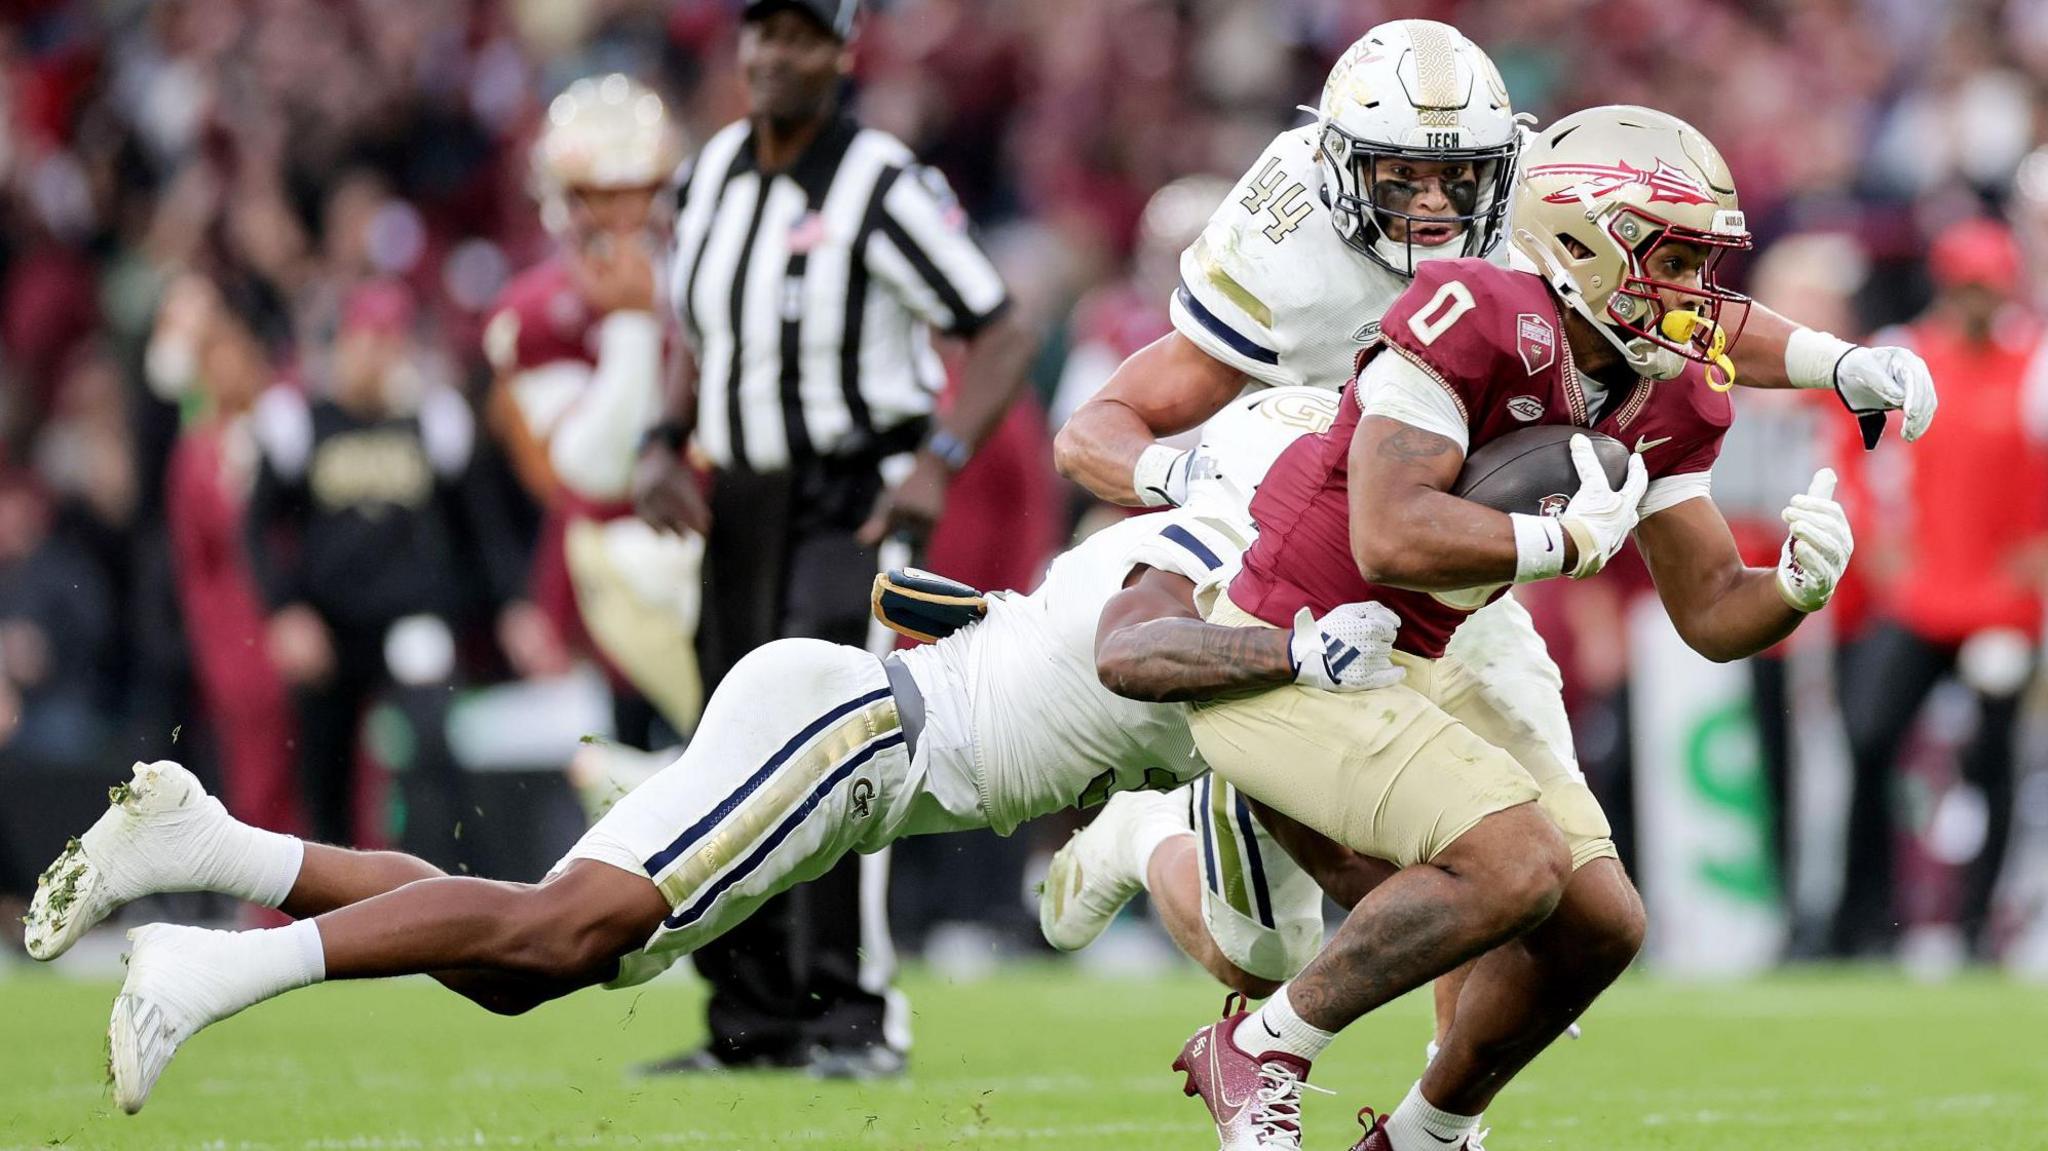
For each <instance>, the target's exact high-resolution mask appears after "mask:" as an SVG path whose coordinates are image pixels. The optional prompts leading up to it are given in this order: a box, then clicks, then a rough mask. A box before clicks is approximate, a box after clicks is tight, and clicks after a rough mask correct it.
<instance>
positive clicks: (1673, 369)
mask: <svg viewBox="0 0 2048 1151" xmlns="http://www.w3.org/2000/svg"><path fill="white" fill-rule="evenodd" d="M1512 218H1513V241H1514V245H1515V248H1516V250H1517V251H1519V252H1520V253H1521V254H1522V255H1523V256H1525V257H1527V258H1528V259H1530V260H1532V261H1534V262H1535V264H1536V267H1537V269H1538V270H1539V271H1541V272H1542V273H1543V275H1544V277H1545V278H1546V279H1548V280H1549V281H1550V284H1551V286H1552V287H1553V288H1554V289H1556V291H1557V293H1558V295H1559V296H1561V297H1563V298H1564V300H1565V302H1566V303H1568V304H1570V305H1571V307H1572V308H1573V309H1574V310H1576V311H1577V312H1578V313H1579V314H1580V315H1582V316H1584V317H1585V318H1586V319H1588V320H1590V321H1592V323H1593V325H1594V326H1595V327H1596V328H1597V329H1598V330H1599V331H1600V332H1601V334H1602V335H1605V336H1606V337H1607V339H1608V340H1609V342H1611V343H1613V344H1614V346H1615V347H1616V348H1618V349H1620V351H1621V353H1622V354H1623V355H1624V356H1625V357H1627V359H1628V363H1629V366H1630V367H1631V368H1634V369H1635V370H1636V372H1637V373H1638V374H1641V375H1645V376H1649V377H1651V378H1653V379H1669V378H1671V377H1672V376H1675V375H1677V374H1678V373H1679V372H1680V371H1682V370H1684V368H1685V364H1686V361H1693V362H1697V363H1702V364H1705V365H1707V367H1708V380H1709V382H1711V383H1712V384H1713V385H1714V386H1715V387H1717V388H1725V387H1727V386H1729V385H1730V384H1732V383H1733V382H1734V379H1735V370H1734V365H1733V364H1732V362H1730V360H1729V359H1728V354H1727V352H1728V346H1729V345H1730V344H1731V343H1732V342H1733V337H1734V334H1739V333H1740V331H1741V320H1742V319H1743V318H1746V317H1747V315H1748V305H1749V299H1748V297H1746V296H1743V295H1741V294H1740V293H1737V292H1734V291H1731V290H1729V289H1727V288H1724V287H1722V286H1721V285H1720V284H1719V283H1718V282H1717V281H1716V279H1715V269H1716V266H1717V265H1718V264H1719V263H1720V259H1721V257H1722V256H1724V255H1725V254H1727V253H1728V252H1730V251H1735V250H1742V249H1747V248H1748V247H1749V246H1750V235H1749V229H1748V227H1747V225H1746V224H1745V223H1744V221H1743V216H1742V210H1741V209H1740V208H1739V207H1737V205H1736V200H1735V179H1734V177H1733V176H1731V175H1730V174H1729V172H1728V165H1727V163H1726V162H1725V161H1723V160H1722V159H1721V153H1720V152H1718V151H1716V150H1715V148H1714V145H1713V144H1711V143H1709V142H1708V141H1707V138H1706V137H1705V136H1702V135H1701V134H1700V133H1699V131H1698V130H1697V129H1695V128H1693V127H1692V126H1691V125H1690V124H1687V123H1686V122H1685V121H1683V120H1680V119H1678V118H1677V117H1676V116H1668V115H1666V114H1664V113H1662V112H1658V111H1654V110H1652V109H1649V108H1636V107H1628V106H1623V105H1614V106H1608V107H1601V108H1588V109H1586V110H1585V111H1582V112H1574V113H1572V114H1571V115H1569V116H1566V117H1565V118H1563V119H1562V120H1559V121H1558V122H1556V123H1555V124H1552V125H1550V126H1549V127H1548V128H1545V129H1544V130H1542V131H1540V132H1538V133H1536V134H1535V137H1534V138H1533V139H1532V140H1531V141H1530V142H1529V144H1528V145H1527V146H1526V147H1524V149H1523V151H1522V168H1521V175H1520V178H1519V180H1518V181H1517V184H1516V187H1515V201H1514V212H1513V217H1512ZM1674 244H1686V245H1694V246H1696V247H1698V248H1703V249H1705V257H1704V260H1703V261H1700V262H1699V263H1698V270H1697V275H1696V277H1695V276H1694V275H1693V274H1692V273H1691V272H1690V271H1688V272H1687V274H1686V275H1685V277H1684V278H1682V279H1672V278H1669V277H1668V276H1666V277H1663V278H1660V275H1659V273H1660V271H1662V270H1663V269H1664V268H1667V267H1671V266H1680V265H1682V266H1686V267H1688V268H1689V267H1690V266H1691V264H1692V263H1693V262H1694V261H1693V260H1691V259H1690V258H1688V259H1687V260H1684V261H1672V260H1670V259H1669V257H1670V255H1671V254H1672V253H1671V252H1670V251H1669V250H1668V249H1667V246H1668V245H1674ZM1660 250H1665V251H1664V252H1663V255H1664V256H1665V257H1666V259H1664V260H1660V259H1659V256H1660ZM1731 306H1732V307H1733V308H1734V309H1736V310H1739V313H1740V315H1739V316H1737V317H1735V318H1734V320H1733V323H1732V327H1733V329H1734V331H1733V333H1732V334H1731V331H1730V327H1731V325H1730V324H1729V323H1728V322H1727V321H1725V320H1724V311H1726V310H1729V309H1730V308H1731Z"/></svg>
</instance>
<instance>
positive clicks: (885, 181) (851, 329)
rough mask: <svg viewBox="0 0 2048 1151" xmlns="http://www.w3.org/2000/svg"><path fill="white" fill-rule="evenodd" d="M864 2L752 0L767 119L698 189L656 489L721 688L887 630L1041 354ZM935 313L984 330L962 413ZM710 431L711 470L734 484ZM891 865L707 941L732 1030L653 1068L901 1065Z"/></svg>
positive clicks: (744, 49)
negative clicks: (697, 584) (808, 640)
mask: <svg viewBox="0 0 2048 1151" xmlns="http://www.w3.org/2000/svg"><path fill="white" fill-rule="evenodd" d="M857 5H858V0H749V2H748V3H747V5H746V7H745V9H744V12H743V16H742V27H741V30H740V41H739V63H740V70H741V72H742V74H743V75H744V78H745V81H746V87H747V94H748V103H749V112H748V116H747V118H746V119H745V120H742V121H740V122H739V123H736V124H732V125H729V126H728V127H726V128H725V129H724V130H723V131H721V132H719V133H718V134H717V135H715V136H713V137H712V138H711V139H710V140H708V141H707V142H706V143H705V145H704V147H703V149H702V150H701V151H700V152H699V154H698V156H697V159H696V161H695V163H694V164H693V165H692V167H691V168H690V171H689V172H688V174H687V176H686V177H685V180H684V183H683V187H682V191H681V194H680V196H679V199H678V215H677V221H676V247H675V250H674V253H673V263H672V265H671V268H670V275H671V281H670V293H669V298H670V302H671V305H672V306H673V307H674V309H675V317H676V321H677V328H678V334H679V336H680V340H679V341H678V343H679V345H680V348H681V350H682V354H680V355H677V356H676V357H674V358H675V361H676V364H675V370H674V371H673V372H672V373H671V374H670V382H669V388H668V395H667V397H666V406H667V410H666V413H665V416H664V419H663V421H662V422H661V423H660V424H658V425H657V426H656V427H655V428H654V429H653V430H652V431H650V433H649V435H648V438H647V440H646V441H644V442H643V444H642V448H641V457H640V459H639V461H638V462H637V464H636V467H635V472H634V494H635V498H636V501H637V502H638V505H639V507H640V510H641V513H642V515H644V516H645V517H646V518H648V519H649V520H651V521H652V522H654V523H655V524H657V525H661V526H665V527H670V528H673V529H677V530H685V529H687V530H695V531H700V532H703V533H704V534H705V536H706V548H705V561H704V562H705V595H704V612H703V620H702V623H701V624H700V625H699V634H698V646H699V652H700V659H701V662H702V666H703V673H704V678H705V691H706V693H707V695H708V694H709V692H710V690H711V689H712V688H714V687H716V686H717V683H718V681H719V679H720V678H721V677H722V676H723V675H724V674H725V672H726V671H727V670H729V669H730V668H731V667H732V666H733V664H734V663H736V662H737V661H738V660H739V658H740V657H741V656H743V655H745V654H746V653H747V652H748V651H750V650H752V649H753V648H755V647H758V646H760V645H761V644H764V643H767V642H768V641H770V640H773V639H777V638H781V637H785V636H809V637H814V638H818V639H824V640H829V641H833V642H836V643H850V644H856V645H858V644H862V643H864V642H866V639H867V636H868V619H867V617H868V583H869V580H868V576H869V575H870V574H871V573H873V572H874V571H875V568H876V561H877V548H878V545H880V544H881V542H882V541H883V540H884V539H888V538H904V537H907V538H909V539H910V540H911V541H913V542H922V540H923V539H924V538H925V537H926V536H927V535H928V533H929V532H930V530H931V528H932V525H933V524H934V523H935V522H936V521H937V519H938V517H939V513H940V511H941V510H942V509H943V507H944V505H945V498H946V488H947V485H948V484H949V483H950V481H951V479H952V477H953V474H954V473H955V472H957V471H959V469H960V468H961V467H962V466H963V465H964V464H966V463H967V461H968V459H969V458H970V457H971V456H972V455H973V452H974V448H975V446H976V445H977V444H979V443H980V442H981V440H982V438H983V437H984V436H985V435H987V434H988V433H989V432H990V431H991V430H992V429H993V428H994V427H995V426H996V424H997V423H998V422H999V421H1000V420H1001V418H1002V416H1003V414H1004V412H1005V411H1006V410H1007V409H1008V407H1009V405H1010V402H1011V400H1012V399H1013V398H1014V396H1015V395H1016V393H1017V391H1018V389H1019V387H1020V386H1021V385H1022V383H1023V380H1024V373H1025V370H1026V368H1027V366H1028V364H1029V361H1030V359H1031V357H1032V355H1033V354H1034V353H1035V351H1036V341H1035V339H1034V338H1033V337H1032V335H1031V334H1030V333H1029V332H1028V331H1027V330H1026V329H1025V327H1024V326H1023V325H1022V324H1021V323H1019V322H1018V321H1017V320H1016V319H1015V318H1014V317H1013V316H1012V314H1011V312H1010V310H1009V309H1008V303H1009V299H1008V295H1007V293H1006V290H1005V289H1004V286H1003V282H1002V280H1001V278H1000V277H999V276H998V275H997V273H996V270H995V268H994V267H993V266H992V265H991V264H990V262H989V259H988V257H987V255H985V254H984V253H983V252H982V250H981V249H980V247H979V246H978V245H977V244H976V243H975V241H974V240H973V238H972V237H971V236H970V235H969V233H968V229H967V221H966V217H965V215H964V214H963V213H962V211H961V210H960V207H959V204H958V203H957V202H956V201H955V200H954V198H953V195H952V192H951V190H950V189H949V188H948V187H947V185H946V181H945V179H944V178H943V177H942V176H940V175H939V174H938V173H937V172H935V171H933V170H931V169H929V168H925V167H922V166H920V165H919V164H918V163H917V162H916V160H915V158H914V157H913V156H912V155H911V154H910V151H909V149H908V148H906V147H905V146H904V145H903V144H902V143H901V142H900V141H898V140H896V139H894V138H893V137H891V136H889V135H888V134H886V133H883V132H879V131H876V130H874V129H872V128H863V127H861V126H860V125H859V124H858V123H856V122H855V121H854V120H852V119H851V118H850V117H849V116H848V115H847V114H846V112H845V110H844V109H843V108H842V106H841V103H840V98H841V91H842V89H843V87H844V86H845V82H846V77H847V75H848V73H849V70H850V67H851V64H852V52H851V50H850V48H849V40H850V38H851V36H852V33H853V24H854V15H855V10H856V8H857ZM932 329H938V330H939V331H941V332H943V333H945V334H947V335H950V336H954V337H958V338H960V339H962V340H964V341H966V347H967V355H966V361H965V367H964V371H963V380H962V384H961V386H960V389H959V391H958V393H957V395H956V396H955V400H954V402H953V404H952V405H951V406H950V408H949V409H948V410H947V411H946V412H945V413H943V414H942V415H941V414H937V413H935V411H934V399H935V398H936V397H937V395H938V394H939V392H940V391H941V389H942V388H943V386H944V383H945V372H944V369H943V367H942V366H941V364H940V362H939V358H938V355H937V354H936V352H935V351H934V350H933V348H932V345H931V331H932ZM686 441H694V444H695V448H696V450H697V452H699V453H701V456H702V457H703V458H704V459H706V460H708V461H709V463H710V465H711V468H712V472H713V482H712V484H711V489H710V495H709V497H708V502H707V499H706V497H705V496H704V495H703V494H702V489H701V488H700V487H699V485H698V483H697V481H696V478H695V476H694V475H693V474H692V473H691V471H690V469H689V468H688V466H687V465H686V464H685V462H684V458H683V446H684V444H685V442H686ZM887 875H888V864H887V857H886V856H870V857H865V858H854V857H850V858H848V859H847V860H846V861H845V862H844V863H842V864H841V865H840V866H838V867H836V868H835V869H834V870H832V871H830V872H828V873H826V874H825V875H824V876H823V877H821V878H819V879H817V880H815V881H813V882H811V883H809V884H806V885H804V886H801V887H798V888H795V889H794V890H792V891H790V892H788V893H787V894H785V895H783V896H781V897H779V898H778V899H776V900H774V901H772V902H771V903H769V904H768V905H767V906H765V907H764V908H763V909H762V910H761V912H760V913H759V914H757V915H755V916H754V917H753V918H752V919H750V920H748V921H747V923H746V924H744V925H742V926H741V927H740V928H739V929H737V930H735V931H733V932H731V933H730V934H728V935H726V936H724V937H722V938H721V939H719V940H718V941H717V942H715V943H713V944H712V945H711V946H709V947H706V948H704V949H703V950H701V951H699V952H697V953H696V955H695V960H696V966H697V970H698V972H699V973H700V974H701V975H703V976H704V978H705V979H706V980H708V981H709V982H710V984H711V987H712V994H711V1002H710V1005H709V1008H708V1016H709V1019H708V1022H709V1027H710V1032H711V1040H710V1043H709V1044H708V1045H707V1046H706V1047H705V1048H703V1049H702V1050H697V1051H692V1052H688V1053H686V1054H683V1055H679V1056H676V1057H675V1058H673V1059H670V1060H666V1061H664V1062H663V1063H659V1064H655V1065H653V1066H652V1067H651V1068H650V1070H663V1071H690V1070H719V1069H723V1068H729V1067H807V1068H809V1069H810V1070H811V1072H812V1073H814V1074H818V1075H824V1076H828V1077H847V1078H871V1077H875V1076H883V1075H894V1074H897V1073H899V1072H900V1071H901V1070H902V1069H903V1065H904V1052H905V1050H906V1049H907V1047H908V1045H909V1027H908V1020H907V1011H906V1010H905V1008H904V1005H903V1003H902V1000H901V997H900V996H899V995H897V994H896V993H895V992H894V991H893V990H892V989H891V987H890V980H891V978H892V976H893V972H892V970H891V968H892V966H893V964H892V956H893V949H892V947H891V945H890V942H889V936H888V924H887V892H886V883H887Z"/></svg>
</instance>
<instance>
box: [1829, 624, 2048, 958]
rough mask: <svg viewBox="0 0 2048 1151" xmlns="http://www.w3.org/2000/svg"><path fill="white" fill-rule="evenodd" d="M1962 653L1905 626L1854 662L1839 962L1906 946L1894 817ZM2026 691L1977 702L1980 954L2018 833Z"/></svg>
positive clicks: (1973, 895)
mask: <svg viewBox="0 0 2048 1151" xmlns="http://www.w3.org/2000/svg"><path fill="white" fill-rule="evenodd" d="M1956 652H1957V645H1955V644H1942V643H1935V642H1933V641H1931V640H1927V639H1923V638H1921V637H1920V636H1917V635H1915V634H1913V633H1912V632H1910V631H1907V630H1906V629H1905V628H1903V627H1900V626H1898V625H1897V624H1892V623H1884V624H1880V625H1878V626H1877V627H1875V628H1873V629H1872V630H1871V633H1870V634H1869V635H1868V636H1866V637H1865V638H1863V639H1862V640H1860V641H1859V642H1858V643H1857V644H1856V645H1855V646H1854V647H1853V648H1852V649H1851V650H1850V651H1849V653H1848V655H1847V660H1846V663H1845V666H1844V668H1843V675H1842V716H1843V720H1844V722H1845V723H1846V724H1847V726H1848V729H1849V749H1850V753H1851V755H1852V757H1853V759H1854V762H1855V772H1856V774H1855V778H1854V781H1853V783H1852V785H1851V787H1852V790H1851V792H1850V797H1849V843H1848V860H1847V862H1846V867H1847V874H1846V879H1845V882H1844V885H1843V888H1842V900H1841V903H1840V904H1839V905H1838V906H1837V907H1836V910H1835V921H1834V925H1833V928H1832V930H1831V931H1830V933H1829V944H1830V947H1831V949H1832V950H1834V951H1836V952H1837V953H1838V954H1858V953H1868V952H1872V951H1878V950H1883V949H1887V948H1889V946H1890V945H1891V944H1892V943H1893V942H1894V941H1895V940H1896V938H1897V936H1898V926H1899V924H1898V920H1899V917H1898V915H1897V914H1896V912H1895V909H1894V906H1893V899H1892V892H1893V873H1892V844H1893V837H1894V835H1895V834H1896V827H1897V821H1896V820H1895V819H1894V817H1893V814H1892V797H1893V795H1894V793H1895V790H1896V783H1897V780H1896V770H1895V769H1896V767H1897V761H1898V756H1899V751H1900V748H1901V746H1902V745H1903V744H1904V742H1905V739H1906V735H1907V733H1908V732H1909V731H1911V730H1912V726H1913V721H1914V719H1915V718H1917V717H1918V715H1919V713H1920V705H1921V704H1923V703H1925V702H1926V700H1927V694H1928V693H1929V692H1930V691H1932V690H1934V686H1935V684H1937V683H1939V682H1940V681H1941V679H1942V677H1943V676H1946V675H1948V674H1949V673H1951V672H1952V671H1954V670H1955V666H1956ZM2024 694H2025V688H2024V687H2022V688H2021V689H2020V690H2018V691H2015V692H2013V693H2011V694H2010V695H2004V696H1996V697H1994V696H1986V695H1979V696H1978V697H1977V707H1978V722H1977V733H1976V735H1975V737H1973V738H1972V739H1971V741H1970V745H1969V746H1968V747H1966V748H1964V749H1963V754H1962V762H1961V765H1960V766H1961V768H1962V774H1963V778H1964V779H1967V780H1968V781H1970V782H1971V783H1973V784H1975V785H1976V786H1977V787H1979V788H1981V789H1982V790H1983V792H1984V798H1985V801H1986V803H1987V804H1988V805H1989V815H1990V826H1989V828H1988V830H1987V831H1986V835H1985V839H1984V849H1983V850H1982V851H1980V852H1978V853H1977V857H1976V858H1975V859H1973V860H1971V861H1970V863H1969V865H1968V867H1967V868H1966V869H1965V870H1964V873H1963V899H1962V920H1961V924H1960V926H1961V927H1962V929H1963V931H1964V933H1965V934H1966V935H1967V936H1968V937H1969V938H1970V939H1971V940H1973V941H1975V942H1976V943H1977V944H1978V945H1979V946H1980V947H1981V945H1982V942H1983V931H1984V926H1985V923H1986V921H1987V920H1988V918H1989V916H1990V912H1991V896H1992V892H1993V888H1994V887H1995V886H1996V884H1997V882H1998V873H1999V870H2000V865H2001V864H2002V863H2003V862H2004V859H2005V847H2006V840H2007V838H2008V836H2009V834H2010V830H2011V825H2012V808H2013V777H2014V769H2013V732H2014V729H2015V727H2016V725H2017V723H2018V720H2019V704H2020V698H2021V696H2023V695H2024Z"/></svg>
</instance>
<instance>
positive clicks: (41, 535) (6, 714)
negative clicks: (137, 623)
mask: <svg viewBox="0 0 2048 1151" xmlns="http://www.w3.org/2000/svg"><path fill="white" fill-rule="evenodd" d="M51 515H52V512H51V504H50V499H49V497H48V495H47V494H45V492H44V491H43V490H42V488H41V486H40V485H38V484H37V483H36V481H35V479H34V478H33V477H32V476H30V475H29V474H28V473H26V472H23V471H20V470H8V471H5V472H0V752H4V753H5V754H7V755H8V756H10V757H19V758H21V759H26V760H29V761H32V762H36V763H41V764H53V763H54V764H75V763H78V762H80V761H83V760H86V759H87V758H88V757H89V756H90V755H91V754H92V752H93V751H94V750H95V749H96V748H98V747H99V746H100V731H101V728H102V726H103V724H104V721H105V717H106V711H105V707H106V700H105V699H104V698H103V697H102V692H101V683H102V681H101V677H100V674H99V673H100V670H101V667H102V665H103V664H104V663H105V662H107V661H108V660H109V659H110V657H111V656H112V654H113V653H112V650H111V645H112V644H113V642H114V640H115V639H116V636H115V633H114V621H115V618H116V617H115V611H114V603H113V598H112V594H111V591H110V589H109V587H108V584H107V578H106V575H105V574H104V573H103V572H102V571H101V570H100V568H99V567H98V566H97V565H95V564H94V563H93V562H92V559H91V557H90V556H89V554H88V553H87V552H86V551H85V550H84V549H82V548H80V547H79V546H78V545H77V544H76V543H74V542H73V541H72V540H70V539H69V538H67V537H66V536H63V535H57V534H53V533H52V532H51V530H50V529H51Z"/></svg>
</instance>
